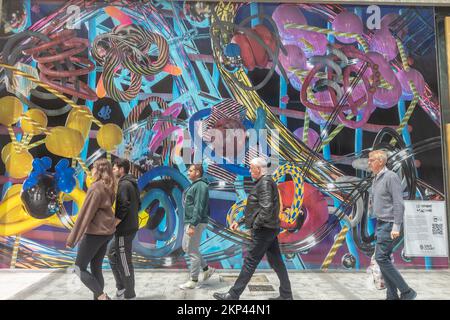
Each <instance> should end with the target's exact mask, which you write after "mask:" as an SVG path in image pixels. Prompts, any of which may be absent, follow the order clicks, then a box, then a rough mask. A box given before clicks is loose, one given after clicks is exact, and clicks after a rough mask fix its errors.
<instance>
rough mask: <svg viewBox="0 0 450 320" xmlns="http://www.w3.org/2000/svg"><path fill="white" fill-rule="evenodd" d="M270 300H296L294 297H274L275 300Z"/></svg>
mask: <svg viewBox="0 0 450 320" xmlns="http://www.w3.org/2000/svg"><path fill="white" fill-rule="evenodd" d="M269 300H294V299H293V298H292V297H288V298H286V297H282V296H278V297H273V298H269Z"/></svg>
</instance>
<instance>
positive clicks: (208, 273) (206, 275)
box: [203, 267, 216, 281]
mask: <svg viewBox="0 0 450 320" xmlns="http://www.w3.org/2000/svg"><path fill="white" fill-rule="evenodd" d="M214 272H216V269H214V268H213V267H208V270H206V271H205V272H203V281H206V280H208V279H209V278H211V276H212V275H213V274H214Z"/></svg>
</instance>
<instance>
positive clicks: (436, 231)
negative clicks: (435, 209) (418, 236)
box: [431, 223, 444, 235]
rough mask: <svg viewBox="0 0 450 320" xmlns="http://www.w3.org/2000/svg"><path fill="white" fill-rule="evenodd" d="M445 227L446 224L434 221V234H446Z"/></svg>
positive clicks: (432, 226)
mask: <svg viewBox="0 0 450 320" xmlns="http://www.w3.org/2000/svg"><path fill="white" fill-rule="evenodd" d="M443 227H444V225H443V224H442V223H433V224H432V225H431V228H432V232H433V235H443V234H444V231H443Z"/></svg>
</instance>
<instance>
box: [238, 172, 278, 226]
mask: <svg viewBox="0 0 450 320" xmlns="http://www.w3.org/2000/svg"><path fill="white" fill-rule="evenodd" d="M279 213H280V197H279V194H278V188H277V185H276V183H275V181H273V179H272V177H271V176H269V175H265V176H262V177H261V178H259V179H258V180H257V181H256V185H255V186H254V187H253V189H252V191H250V193H249V195H248V198H247V206H246V208H245V213H244V222H245V225H246V226H247V228H250V229H252V228H253V229H259V228H269V229H278V228H279V227H280V217H279Z"/></svg>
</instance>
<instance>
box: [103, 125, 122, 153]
mask: <svg viewBox="0 0 450 320" xmlns="http://www.w3.org/2000/svg"><path fill="white" fill-rule="evenodd" d="M122 139H123V134H122V129H121V128H120V127H119V126H118V125H116V124H114V123H108V124H105V125H104V126H102V127H101V128H100V130H98V133H97V143H98V145H99V146H100V148H102V149H103V150H106V151H112V150H114V149H115V148H116V147H117V146H118V145H119V144H121V143H122Z"/></svg>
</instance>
